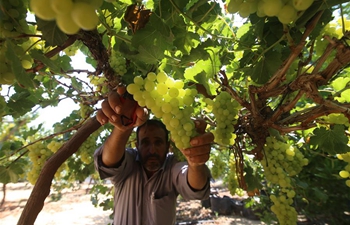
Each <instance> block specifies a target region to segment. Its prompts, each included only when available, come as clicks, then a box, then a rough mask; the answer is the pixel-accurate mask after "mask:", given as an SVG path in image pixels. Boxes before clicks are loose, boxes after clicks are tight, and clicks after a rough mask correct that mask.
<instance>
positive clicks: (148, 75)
mask: <svg viewBox="0 0 350 225" xmlns="http://www.w3.org/2000/svg"><path fill="white" fill-rule="evenodd" d="M147 79H148V80H150V81H155V80H156V79H157V74H155V73H153V72H150V73H148V74H147Z"/></svg>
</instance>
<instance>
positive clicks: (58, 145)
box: [47, 140, 68, 180]
mask: <svg viewBox="0 0 350 225" xmlns="http://www.w3.org/2000/svg"><path fill="white" fill-rule="evenodd" d="M62 145H63V142H61V141H56V140H52V141H51V142H50V143H49V144H48V145H47V148H48V149H49V150H50V151H51V152H52V153H56V152H57V151H58V149H60V148H61V147H62ZM65 170H68V165H67V162H64V163H63V164H62V165H61V166H60V167H59V168H58V169H57V171H56V173H55V179H56V180H59V179H61V177H62V176H61V175H62V173H63V172H64V171H65Z"/></svg>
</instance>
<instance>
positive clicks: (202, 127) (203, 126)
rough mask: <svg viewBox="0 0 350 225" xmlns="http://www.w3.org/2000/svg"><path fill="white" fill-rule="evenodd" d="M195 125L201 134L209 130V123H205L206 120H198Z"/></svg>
mask: <svg viewBox="0 0 350 225" xmlns="http://www.w3.org/2000/svg"><path fill="white" fill-rule="evenodd" d="M194 124H195V126H196V131H197V132H198V133H199V134H204V133H205V129H206V128H207V123H206V122H205V120H203V119H197V120H195V121H194Z"/></svg>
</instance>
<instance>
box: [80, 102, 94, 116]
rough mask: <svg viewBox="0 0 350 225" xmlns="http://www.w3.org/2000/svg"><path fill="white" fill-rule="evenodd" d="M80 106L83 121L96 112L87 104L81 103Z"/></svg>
mask: <svg viewBox="0 0 350 225" xmlns="http://www.w3.org/2000/svg"><path fill="white" fill-rule="evenodd" d="M79 106H80V109H79V112H80V117H81V118H83V119H86V118H88V117H89V116H90V115H91V113H92V112H93V111H94V109H93V108H92V107H91V106H89V105H87V104H84V103H81V102H80V103H79Z"/></svg>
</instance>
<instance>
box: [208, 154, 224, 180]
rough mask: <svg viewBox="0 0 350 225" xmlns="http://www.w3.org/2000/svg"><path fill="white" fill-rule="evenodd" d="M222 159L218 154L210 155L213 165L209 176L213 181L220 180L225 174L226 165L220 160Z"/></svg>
mask: <svg viewBox="0 0 350 225" xmlns="http://www.w3.org/2000/svg"><path fill="white" fill-rule="evenodd" d="M222 158H223V156H222V155H221V154H220V152H216V153H215V154H211V155H210V160H211V161H212V163H213V165H212V168H211V169H210V171H211V175H212V177H213V178H214V179H218V178H221V177H223V175H224V174H225V171H226V167H227V165H226V163H225V162H224V161H223V160H222Z"/></svg>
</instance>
